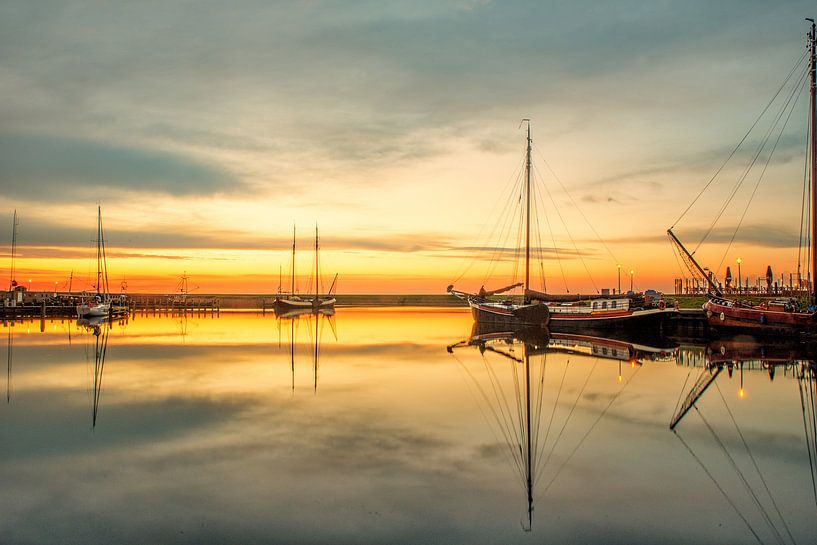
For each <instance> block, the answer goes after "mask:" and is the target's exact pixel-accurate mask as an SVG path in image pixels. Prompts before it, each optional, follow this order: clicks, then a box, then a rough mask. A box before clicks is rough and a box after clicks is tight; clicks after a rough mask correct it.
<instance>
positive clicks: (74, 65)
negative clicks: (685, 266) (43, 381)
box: [0, 0, 815, 293]
mask: <svg viewBox="0 0 817 545" xmlns="http://www.w3.org/2000/svg"><path fill="white" fill-rule="evenodd" d="M814 15H815V10H814V5H813V4H812V3H810V2H807V1H805V0H803V1H787V2H774V3H770V2H718V3H717V4H716V5H713V4H712V3H711V2H703V1H686V2H662V1H651V2H629V1H623V2H584V1H578V2H570V3H561V2H539V1H536V2H491V1H489V0H483V1H480V0H454V1H449V2H446V1H439V0H435V1H433V2H419V1H417V2H410V3H409V2H382V1H378V2H362V1H361V2H321V1H303V2H281V3H275V2H266V1H263V2H262V1H257V2H254V1H251V0H241V1H235V2H181V1H180V2H149V1H148V2H138V3H132V2H121V3H117V2H93V1H87V2H71V3H67V2H46V1H42V2H16V1H11V0H6V1H4V2H2V3H0V91H1V92H2V96H3V98H4V100H3V101H2V103H0V206H1V207H2V210H5V213H4V214H5V216H6V217H7V222H6V223H7V225H8V227H7V228H5V229H0V231H2V234H0V238H2V240H5V241H6V243H8V242H10V239H11V215H12V212H13V210H14V209H17V210H18V213H19V214H20V217H21V223H20V227H19V244H20V254H19V255H20V256H21V259H20V260H19V262H18V270H19V271H20V272H19V274H18V275H17V276H18V278H17V279H18V280H20V281H23V282H25V281H26V280H28V279H32V280H33V283H34V284H35V285H34V288H35V289H36V288H37V287H38V286H37V285H36V284H39V285H40V287H43V288H45V286H47V285H50V286H53V284H54V282H60V283H65V281H66V280H67V278H68V276H69V274H70V272H71V271H72V270H73V271H74V274H75V278H76V279H77V281H78V282H79V283H80V284H83V283H85V284H87V282H85V280H84V279H85V278H86V277H88V276H89V273H90V272H92V271H91V270H90V267H91V266H92V264H91V261H90V259H89V257H90V256H91V247H92V245H93V243H92V240H93V238H94V233H95V228H96V226H95V217H96V206H97V205H100V206H102V211H103V217H104V221H105V228H106V239H107V243H108V249H109V252H110V259H109V265H110V270H111V274H112V275H113V277H114V278H115V279H116V280H117V281H118V280H120V279H125V280H126V281H127V282H128V284H129V286H130V289H131V290H137V289H145V290H157V291H168V290H172V289H173V287H174V286H175V284H176V283H177V278H178V277H179V276H180V275H181V274H182V273H183V272H185V271H186V272H187V273H188V274H189V275H191V276H192V277H193V279H194V281H195V282H196V284H197V285H200V286H201V288H202V289H206V290H209V291H269V290H275V289H277V286H278V273H279V268H280V269H281V270H282V271H283V274H284V276H286V275H288V274H289V269H290V266H289V253H288V252H289V251H290V247H291V237H292V226H293V224H296V225H297V227H298V245H299V247H300V248H302V249H303V251H302V252H300V253H299V263H298V266H297V268H298V271H299V274H301V273H302V274H303V275H304V277H303V278H301V279H300V280H299V284H300V285H302V286H303V287H305V286H306V283H307V280H306V278H305V275H307V274H308V273H309V268H310V265H309V263H310V261H311V259H312V255H311V253H310V252H309V248H310V245H311V244H314V239H312V237H313V236H314V226H315V224H316V223H317V224H319V225H320V229H321V240H322V247H323V252H322V263H323V264H324V271H323V272H324V273H325V275H326V280H328V279H329V278H330V277H331V275H332V274H333V273H335V272H338V273H339V274H340V284H339V287H340V290H341V291H343V292H346V293H352V292H426V293H435V292H442V291H444V288H445V285H446V284H448V283H450V282H451V281H453V280H456V279H459V283H460V284H461V285H462V287H464V288H472V287H478V286H479V284H480V283H481V282H483V281H485V278H484V277H485V271H484V270H480V267H479V266H473V265H472V261H473V259H474V257H475V256H476V257H477V259H478V261H477V264H478V265H479V264H484V262H483V261H481V260H482V257H483V255H484V252H482V253H481V252H478V251H477V250H478V249H479V248H483V247H486V246H491V245H497V244H498V245H503V244H504V243H503V242H497V241H492V240H491V239H490V236H489V235H490V234H491V232H492V231H491V229H492V228H491V227H490V225H491V224H492V223H495V222H496V221H497V217H498V216H501V213H502V210H503V209H502V203H501V202H500V201H501V198H502V194H503V193H502V192H503V187H506V185H507V183H508V181H509V179H512V178H513V177H514V173H515V172H517V168H518V165H519V163H520V159H521V157H522V154H523V153H524V132H523V130H522V129H520V120H521V119H522V118H530V119H531V120H532V121H531V123H532V131H533V138H534V146H535V156H534V163H535V168H536V174H537V178H541V182H542V183H543V184H545V186H544V187H546V188H547V189H545V190H544V191H546V193H545V192H543V193H541V196H542V207H541V210H540V212H542V218H540V221H539V226H540V229H541V233H542V234H541V236H540V239H541V243H540V245H541V246H542V247H543V250H544V251H543V253H544V255H545V256H546V259H545V261H544V263H543V264H542V266H543V269H544V270H545V274H546V275H547V277H548V288H549V289H550V290H551V291H563V290H564V289H565V286H569V288H570V289H571V291H576V290H580V289H594V288H598V287H606V286H610V287H612V286H614V285H615V274H616V264H617V263H621V264H622V267H623V268H624V270H625V271H626V270H629V269H634V270H635V271H636V273H635V275H636V284H637V286H638V287H641V288H647V287H659V288H663V289H670V288H671V286H672V278H673V277H675V276H679V274H680V273H679V270H678V266H677V264H676V262H675V260H674V259H673V254H672V250H671V249H670V246H669V244H668V242H666V240H665V239H666V237H665V235H664V233H665V231H666V229H667V228H668V227H670V225H672V224H673V222H674V221H675V220H676V218H678V216H680V215H681V213H682V212H683V211H684V209H685V208H686V206H687V205H688V204H689V202H691V201H692V198H693V197H694V196H695V194H696V193H697V192H698V190H699V189H700V188H701V187H703V186H704V184H705V183H706V182H707V181H708V180H709V178H710V177H711V176H712V174H713V173H714V172H715V171H716V170H717V169H718V167H719V166H720V165H721V163H723V161H724V160H725V159H726V158H727V157H728V156H729V153H730V151H731V150H732V148H733V147H734V145H735V144H736V143H737V142H738V141H739V140H740V139H741V137H742V136H743V135H744V133H745V132H746V130H747V129H748V128H749V127H750V126H751V125H752V123H753V122H754V120H755V119H756V118H757V116H758V114H759V113H760V112H761V111H762V109H763V107H764V106H765V105H766V104H767V103H768V102H769V100H770V99H771V98H772V96H773V95H774V94H775V92H776V91H777V90H778V88H779V87H780V85H781V83H782V82H783V81H784V79H785V78H786V76H787V75H788V74H789V72H790V70H792V67H795V66H796V63H797V61H798V59H800V57H801V56H802V54H803V51H804V45H805V32H806V24H805V22H804V21H803V18H804V17H806V16H811V17H813V16H814ZM801 68H802V65H799V66H798V68H797V69H796V70H795V72H794V76H793V78H792V79H791V81H792V82H794V83H792V85H791V86H790V88H791V89H794V88H795V86H796V85H795V84H796V83H797V81H798V80H797V78H799V77H800V70H801ZM787 93H789V88H786V89H785V90H784V91H783V92H782V93H781V94H780V95H779V97H780V98H782V100H783V101H782V102H780V106H779V107H781V108H782V107H784V106H785V99H786V97H787V96H788V95H787ZM792 96H793V100H792V102H791V103H790V104H791V106H792V109H793V114H791V117H790V118H789V117H788V115H789V114H788V110H787V109H784V110H782V111H783V112H784V115H783V119H784V120H785V119H789V122H788V124H787V126H786V129H785V130H783V131H782V132H778V129H775V130H774V131H773V132H772V138H771V143H770V144H769V146H767V147H766V148H764V151H763V153H762V154H761V155H760V158H759V159H758V160H757V164H758V165H759V167H762V166H763V164H765V162H766V156H767V155H768V151H769V149H770V148H771V146H772V144H773V143H774V142H775V140H776V139H777V138H778V135H780V138H779V141H778V142H777V147H776V153H775V154H774V156H773V157H772V160H771V161H769V168H768V171H767V172H766V174H765V175H764V180H763V183H762V184H761V185H760V186H759V189H758V190H757V193H756V194H755V196H754V199H753V201H752V206H751V207H750V208H749V211H748V213H747V215H746V216H745V218H744V219H743V220H742V222H741V220H740V217H741V214H742V213H743V210H744V209H745V207H746V202H747V201H748V200H749V196H750V195H751V193H752V188H753V186H754V183H755V179H756V177H757V174H759V171H758V173H757V174H751V175H750V176H749V177H748V178H747V181H746V183H745V184H744V185H743V186H741V188H740V189H739V191H738V194H737V196H736V198H735V199H734V200H733V201H732V203H731V205H730V207H729V208H728V209H727V211H726V213H724V215H723V217H722V218H721V220H720V222H719V223H718V224H717V225H716V227H715V230H714V231H713V232H712V235H711V236H710V238H709V240H708V243H707V244H705V245H703V246H702V247H701V250H700V252H699V253H698V254H696V255H697V256H698V257H700V258H701V261H703V262H704V264H705V265H708V266H710V267H712V268H713V269H717V268H718V267H721V269H722V270H721V272H723V269H725V266H726V265H727V264H729V263H732V262H733V261H734V260H735V258H736V257H737V256H743V259H744V263H745V264H746V266H745V268H746V270H747V272H748V273H749V274H764V273H765V268H766V265H767V264H771V265H772V267H773V268H774V270H775V272H776V273H778V274H779V273H782V272H784V271H793V270H795V269H796V260H797V245H798V229H799V218H800V206H799V202H800V194H801V188H802V181H803V174H802V173H803V154H802V150H803V148H804V144H803V143H804V138H805V118H806V115H805V105H806V101H805V99H806V96H805V93H801V94H800V95H797V94H796V93H794V95H792ZM777 108H778V104H777V103H776V104H775V105H774V106H773V107H772V108H770V110H769V116H771V119H772V120H774V116H776V115H777V111H778V110H777ZM767 117H768V116H767ZM766 126H767V125H763V122H761V123H760V124H759V125H758V130H757V131H755V133H753V134H752V135H750V137H749V139H748V140H747V143H746V146H744V148H742V149H741V150H739V151H738V153H737V154H736V155H735V157H734V158H733V160H732V162H730V163H729V164H728V165H727V168H725V169H724V171H723V172H722V175H721V176H720V178H722V180H721V179H719V180H718V181H719V182H721V183H720V186H718V184H714V185H713V188H714V189H713V191H712V192H711V193H708V194H707V196H706V197H704V198H702V199H701V200H700V201H699V202H698V203H696V206H695V207H693V209H692V210H691V211H690V212H689V213H688V214H687V215H686V216H685V217H684V218H683V220H682V221H681V222H679V223H678V226H677V228H676V230H677V231H678V234H679V236H681V238H682V239H683V240H685V241H688V242H689V243H690V245H691V246H693V247H694V246H695V245H696V244H697V242H698V240H700V238H701V236H702V235H703V233H705V232H706V230H707V229H708V227H709V225H710V224H711V222H712V220H713V218H714V217H715V215H716V214H717V212H718V210H719V209H720V207H721V205H722V203H723V202H724V200H725V198H726V196H727V195H728V193H729V191H730V188H731V187H733V185H734V184H735V182H736V180H738V179H739V176H740V173H741V172H742V170H743V169H744V168H745V166H746V165H747V164H748V162H749V161H750V160H751V158H752V157H753V154H754V150H755V146H756V144H757V143H759V142H760V141H761V139H762V137H763V134H764V133H763V131H765V130H766ZM769 126H774V125H773V124H772V125H769ZM777 126H778V127H780V126H782V125H777ZM545 161H547V163H545ZM550 169H552V171H553V172H555V174H556V175H557V176H558V179H557V178H555V177H554V175H553V173H552V172H551V170H550ZM718 187H720V189H718ZM719 191H720V192H719ZM509 195H511V196H512V195H513V194H512V193H509ZM497 203H499V204H497ZM585 218H586V219H587V220H589V225H588V222H586V221H585ZM739 222H740V223H741V225H742V228H741V229H740V231H739V234H738V236H737V237H736V238H735V242H734V243H733V244H732V246H731V247H729V248H728V250H727V245H726V243H728V241H729V240H730V238H731V237H732V233H733V231H734V228H735V227H736V226H737V225H738V223H739ZM486 226H487V227H486ZM591 226H592V227H591ZM597 235H599V236H597ZM599 237H600V238H601V239H603V240H604V241H605V244H606V246H605V245H603V244H601V243H600V242H599V240H598V239H599ZM537 240H538V239H537ZM6 253H8V251H7V250H6ZM489 253H490V252H489ZM469 264H471V265H469ZM94 266H95V265H94ZM24 277H25V278H24ZM488 283H490V282H488ZM327 284H328V282H327ZM75 287H77V285H76V284H75Z"/></svg>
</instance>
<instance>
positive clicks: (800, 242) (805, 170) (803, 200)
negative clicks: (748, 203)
mask: <svg viewBox="0 0 817 545" xmlns="http://www.w3.org/2000/svg"><path fill="white" fill-rule="evenodd" d="M810 136H811V124H810V123H809V124H808V125H807V126H806V153H805V156H806V161H804V162H803V195H802V198H801V203H800V233H799V235H800V238H799V240H798V241H797V280H798V286H799V281H800V255H801V253H802V250H803V226H804V225H805V223H804V220H805V214H806V188H807V187H808V182H809V180H808V163H809V162H808V157H809V151H810V149H811V145H810V144H811V142H810V139H809V137H810Z"/></svg>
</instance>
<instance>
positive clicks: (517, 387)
mask: <svg viewBox="0 0 817 545" xmlns="http://www.w3.org/2000/svg"><path fill="white" fill-rule="evenodd" d="M468 348H471V349H476V350H478V351H479V353H480V355H481V356H482V358H481V363H482V368H481V369H480V368H479V367H474V366H473V365H470V364H469V363H467V362H465V361H464V360H463V359H462V358H460V357H459V356H458V354H460V353H461V352H462V351H463V350H465V349H468ZM447 350H448V352H449V353H451V354H452V355H454V357H455V358H456V359H457V362H458V363H459V365H460V366H461V368H462V369H463V371H464V372H465V375H466V377H467V379H468V380H467V382H468V383H469V387H470V388H471V390H472V392H473V393H474V394H475V397H476V399H477V402H478V404H479V405H480V409H481V411H482V413H483V414H484V415H485V416H486V417H487V419H488V424H489V426H491V427H492V428H495V429H494V433H495V435H496V436H497V437H501V438H502V439H503V440H504V443H505V452H506V454H507V455H508V458H509V460H510V462H511V465H512V466H513V467H514V469H515V470H516V472H517V475H518V477H519V478H520V481H521V483H522V485H523V488H524V490H525V495H526V504H527V505H526V510H527V512H526V516H525V520H524V522H523V524H522V527H523V529H524V530H525V531H531V529H532V525H533V509H534V498H535V496H536V495H538V494H542V495H543V494H544V493H545V492H546V491H547V490H548V489H549V488H550V487H551V485H552V484H553V483H554V482H555V481H556V479H558V477H559V475H560V474H561V473H562V471H563V470H564V468H565V466H567V464H568V463H569V462H570V460H571V459H572V458H573V456H574V455H575V454H576V453H577V452H578V451H579V450H580V449H581V447H582V445H583V444H584V442H585V440H586V439H587V438H588V437H589V436H590V434H591V432H592V431H593V429H594V428H595V427H596V426H597V425H598V423H599V422H600V421H601V420H602V418H604V416H605V415H606V414H607V412H608V410H609V409H610V407H611V406H612V405H613V403H615V401H616V400H617V399H618V398H619V396H620V394H621V393H622V392H623V391H624V390H625V389H626V387H627V385H628V384H629V383H630V381H631V380H632V376H634V373H637V372H638V369H637V368H639V367H640V366H641V365H642V363H643V362H644V361H663V362H666V361H670V362H671V361H674V359H675V353H676V350H677V349H676V348H675V347H674V346H673V345H671V344H665V345H661V344H660V343H659V344H658V345H650V344H645V343H644V340H643V339H626V338H604V337H595V336H591V335H584V334H581V333H576V334H572V333H551V332H549V331H548V330H547V329H546V328H541V327H532V328H520V329H511V330H508V329H504V330H503V329H502V326H501V325H495V324H489V323H481V322H476V323H474V326H473V329H472V334H471V336H470V337H469V338H468V339H467V340H464V341H461V342H458V343H455V344H452V345H449V346H448V347H447ZM549 355H550V356H553V355H555V356H556V358H557V360H555V361H554V360H551V361H552V366H556V367H557V371H556V375H557V376H556V378H554V379H550V380H548V381H547V382H548V383H547V384H546V378H547V377H546V371H547V364H548V356H549ZM560 355H561V356H565V355H566V356H567V359H566V361H564V360H565V358H563V357H559V356H560ZM570 356H580V357H581V359H582V360H584V359H587V360H589V361H591V362H592V365H589V366H588V365H583V364H578V365H572V366H571V365H570V363H571V360H570ZM563 362H564V363H563ZM599 362H608V363H617V364H618V369H617V370H615V368H613V371H614V372H615V373H616V382H617V383H618V384H617V386H616V387H615V389H614V390H613V392H612V393H611V395H610V399H609V401H608V402H607V403H606V404H604V406H603V408H602V409H601V410H600V411H598V413H597V414H595V416H594V417H591V418H590V421H589V422H580V421H579V420H580V419H579V418H577V417H576V413H577V411H576V408H577V406H578V404H579V402H580V400H581V399H582V396H583V394H584V393H585V389H586V387H587V385H588V382H589V381H590V378H591V376H592V375H593V373H594V371H595V369H596V364H598V363H599ZM622 364H627V365H628V366H629V367H631V368H633V369H634V370H635V371H633V375H632V376H631V377H630V378H629V379H628V380H626V381H625V379H624V375H623V370H622ZM561 365H563V367H562V368H560V367H558V366H561ZM569 372H574V373H577V374H579V375H580V376H579V379H578V382H574V383H578V384H581V387H580V388H579V390H578V394H574V393H573V391H572V390H571V388H570V387H566V384H570V383H571V382H572V381H570V380H568V381H567V383H566V381H565V378H566V376H567V374H568V373H569ZM551 383H553V385H552V386H551ZM547 389H553V392H552V394H553V401H552V402H551V401H547V402H546V401H545V399H546V398H547V397H549V396H548V395H547V392H546V390H547ZM560 401H561V404H560ZM560 407H561V409H560ZM557 415H558V417H557ZM569 428H573V435H574V436H575V437H578V439H575V437H574V439H572V440H570V441H565V439H566V434H565V431H566V430H567V429H569ZM568 443H570V444H568ZM557 451H558V453H557Z"/></svg>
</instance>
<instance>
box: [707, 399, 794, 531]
mask: <svg viewBox="0 0 817 545" xmlns="http://www.w3.org/2000/svg"><path fill="white" fill-rule="evenodd" d="M695 412H697V413H698V416H700V417H701V420H702V421H703V423H704V425H705V426H706V428H707V429H708V430H709V433H710V434H711V435H712V438H713V439H714V440H715V442H716V443H717V444H718V446H719V447H720V449H721V452H723V455H724V456H725V457H726V459H727V460H728V461H729V465H731V466H732V469H734V470H735V474H736V475H737V476H738V478H739V479H740V481H741V483H743V487H744V489H745V490H746V493H747V494H748V495H749V497H750V498H752V501H753V502H754V503H755V506H756V507H757V508H758V510H759V511H760V514H761V515H762V517H763V520H764V521H766V524H767V525H768V526H769V529H771V531H772V533H773V534H774V535H775V537H776V538H777V541H778V542H779V543H781V544H782V543H784V541H783V536H781V535H780V532H779V531H778V530H777V526H775V524H774V523H773V522H772V519H771V517H770V516H769V513H768V512H767V511H766V509H765V508H764V507H763V504H762V503H761V502H760V499H759V498H758V497H757V494H756V493H755V491H754V489H752V485H750V484H749V481H748V480H746V475H744V474H743V471H741V469H740V466H738V464H737V462H736V461H735V459H734V458H733V457H732V455H731V454H729V449H727V448H726V445H724V444H723V441H721V438H720V437H718V434H717V433H715V429H714V428H713V427H712V426H711V425H710V424H709V421H708V420H707V419H706V418H705V417H704V415H703V413H702V412H701V410H700V409H699V408H698V407H695Z"/></svg>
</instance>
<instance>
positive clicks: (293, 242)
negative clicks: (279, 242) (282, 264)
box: [289, 225, 295, 295]
mask: <svg viewBox="0 0 817 545" xmlns="http://www.w3.org/2000/svg"><path fill="white" fill-rule="evenodd" d="M289 294H290V295H295V226H294V225H293V226H292V287H291V288H290V290H289Z"/></svg>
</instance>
